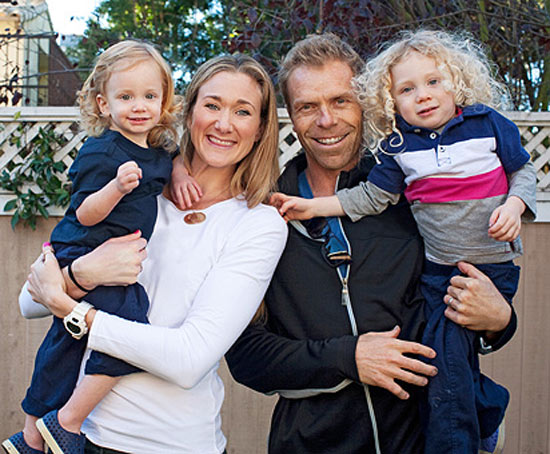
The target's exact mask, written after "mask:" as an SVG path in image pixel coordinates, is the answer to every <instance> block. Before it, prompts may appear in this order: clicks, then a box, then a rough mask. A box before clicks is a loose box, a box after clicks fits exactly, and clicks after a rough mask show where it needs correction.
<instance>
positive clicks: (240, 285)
mask: <svg viewBox="0 0 550 454" xmlns="http://www.w3.org/2000/svg"><path fill="white" fill-rule="evenodd" d="M258 214H259V215H260V216H257V215H258ZM267 214H268V216H266V211H265V210H262V212H260V213H252V216H247V218H245V219H244V221H243V222H241V223H240V225H239V226H238V227H237V228H236V229H234V230H233V231H232V232H231V234H230V237H229V238H228V240H227V241H226V243H225V246H224V249H223V252H222V255H221V256H220V257H218V259H217V260H216V261H215V263H214V265H213V267H212V268H211V269H210V271H209V272H208V274H207V276H206V278H205V280H204V281H203V282H202V284H201V285H200V288H199V290H198V292H197V293H196V294H195V296H194V298H193V301H192V305H191V307H190V309H189V312H188V313H187V315H186V317H185V320H184V321H183V323H182V324H181V325H180V326H178V327H172V328H169V327H165V326H152V325H145V324H139V323H135V322H131V321H128V320H124V319H121V318H119V317H116V316H113V315H109V314H106V313H103V312H98V313H97V314H96V317H95V320H94V324H93V326H92V329H91V332H90V336H89V339H88V346H89V347H90V348H92V349H93V350H97V351H101V352H103V353H107V354H109V355H111V356H115V357H118V358H120V359H123V360H124V361H127V362H128V363H130V364H133V365H135V366H138V367H140V368H142V369H144V370H146V371H148V372H150V373H152V374H154V375H156V376H159V377H161V378H164V379H166V380H168V381H171V382H173V383H176V384H178V385H179V386H182V387H184V388H191V387H193V386H195V385H196V384H197V383H198V382H200V380H201V379H202V378H203V377H204V376H205V375H206V374H207V373H208V372H209V371H210V370H211V369H212V368H213V367H215V366H216V364H217V362H218V361H219V360H220V359H221V358H222V357H223V355H224V354H225V352H226V351H227V350H228V349H229V347H230V346H231V345H232V344H233V342H235V340H236V339H237V337H238V336H239V335H240V334H241V332H242V331H243V330H244V329H245V327H246V326H247V325H248V323H249V322H250V320H251V319H252V317H253V316H254V313H255V312H256V309H257V308H258V306H259V304H260V302H261V300H262V298H263V296H264V293H265V291H266V289H267V286H268V284H269V281H270V280H271V276H272V274H273V272H274V270H275V266H276V265H277V262H278V260H279V257H280V255H281V253H282V250H283V248H284V245H285V242H286V236H287V228H286V224H285V223H284V221H283V220H282V218H281V217H280V216H279V215H278V214H277V212H276V211H275V210H269V212H268V213H267ZM198 259H199V258H197V260H198ZM181 272H182V273H185V272H186V270H182V271H181ZM179 297H180V296H179V295H173V296H172V299H173V301H169V302H162V304H178V299H179Z"/></svg>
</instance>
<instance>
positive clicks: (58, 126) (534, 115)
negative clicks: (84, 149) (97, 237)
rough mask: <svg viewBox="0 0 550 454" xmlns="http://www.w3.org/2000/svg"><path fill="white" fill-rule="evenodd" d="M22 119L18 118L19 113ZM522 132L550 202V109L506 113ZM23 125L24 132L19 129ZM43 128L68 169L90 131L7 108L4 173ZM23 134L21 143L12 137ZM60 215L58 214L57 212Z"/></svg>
mask: <svg viewBox="0 0 550 454" xmlns="http://www.w3.org/2000/svg"><path fill="white" fill-rule="evenodd" d="M16 114H17V115H19V118H17V119H15V116H16ZM278 115H279V151H280V156H279V164H280V166H281V168H284V166H285V165H286V163H287V162H288V161H289V160H290V159H291V158H292V157H294V156H295V155H296V154H297V153H298V152H300V150H301V146H300V142H299V141H298V139H297V138H296V135H295V134H294V131H293V130H292V123H291V121H290V119H289V117H288V114H287V111H286V109H278ZM506 116H507V117H508V118H510V119H511V120H513V121H514V122H515V123H516V124H517V125H518V128H519V130H520V133H521V137H522V141H523V145H524V147H525V149H526V150H527V151H529V153H530V154H531V156H532V159H533V163H534V165H535V168H536V169H537V189H538V191H539V197H538V199H539V200H540V201H545V202H547V203H548V202H549V201H550V197H548V194H550V112H506ZM21 124H23V125H24V126H25V130H24V133H23V134H20V133H19V132H18V128H19V126H20V125H21ZM40 128H43V129H49V128H53V129H54V131H55V132H56V134H57V135H59V136H62V137H63V140H64V141H65V143H63V145H61V146H59V147H58V148H59V149H58V150H57V151H56V154H55V159H56V160H61V161H63V163H64V164H65V166H66V167H67V168H69V167H70V166H71V164H72V162H73V157H74V156H75V154H76V152H77V151H78V150H79V149H80V147H81V145H82V143H83V142H84V140H85V139H86V134H85V133H84V132H83V131H80V129H79V128H78V109H77V108H75V107H32V108H29V107H28V108H13V107H12V108H3V109H2V110H1V111H0V172H2V171H3V170H4V169H6V168H8V167H9V165H10V163H19V162H22V161H23V160H24V158H25V157H24V155H23V151H22V150H23V148H24V145H25V144H26V143H28V142H30V141H31V140H32V139H33V138H34V137H35V136H36V135H37V134H38V133H39V131H40ZM17 134H19V135H21V138H20V144H19V146H18V145H17V144H15V143H12V142H13V141H10V138H12V137H14V135H17ZM10 198H12V196H11V195H10V194H6V193H0V214H7V213H3V210H2V207H3V206H4V204H5V202H6V201H7V200H9V199H10ZM56 214H57V213H56Z"/></svg>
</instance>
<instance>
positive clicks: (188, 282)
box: [23, 56, 287, 454]
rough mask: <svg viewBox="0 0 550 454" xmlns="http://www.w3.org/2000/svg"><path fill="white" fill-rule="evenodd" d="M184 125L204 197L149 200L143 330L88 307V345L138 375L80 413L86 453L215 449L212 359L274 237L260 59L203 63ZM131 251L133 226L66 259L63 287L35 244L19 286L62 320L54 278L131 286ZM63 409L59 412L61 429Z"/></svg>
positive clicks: (279, 233) (281, 233)
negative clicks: (68, 269) (183, 202)
mask: <svg viewBox="0 0 550 454" xmlns="http://www.w3.org/2000/svg"><path fill="white" fill-rule="evenodd" d="M184 121H185V126H186V129H185V132H184V138H183V140H182V153H183V155H184V160H185V162H186V163H188V166H189V172H190V174H191V175H192V176H193V177H194V178H195V180H196V181H197V183H198V184H199V185H200V187H201V189H202V197H201V199H200V201H198V202H195V203H194V205H193V206H192V210H188V211H180V210H179V209H178V208H177V207H176V206H175V204H174V203H173V202H172V201H171V200H172V196H171V194H170V191H169V188H166V189H165V191H164V194H163V195H161V196H159V198H158V218H157V223H156V225H155V229H154V233H153V235H152V237H151V239H150V241H149V244H148V247H147V260H145V261H144V262H143V272H142V273H141V274H140V276H139V281H140V283H141V284H142V285H143V286H144V287H145V289H146V290H147V293H148V295H149V298H150V300H151V309H150V313H149V320H150V321H151V325H146V324H139V323H134V322H130V321H128V320H124V319H121V318H119V317H117V316H114V315H110V314H107V313H104V312H101V311H96V310H94V309H92V310H90V311H89V312H88V313H87V314H86V316H85V320H86V327H84V329H86V328H88V329H89V338H88V347H89V348H90V349H92V350H97V351H101V352H103V353H107V354H109V355H111V356H115V357H117V358H120V359H123V360H124V361H126V362H128V363H130V364H133V365H135V366H137V367H140V368H141V369H143V370H144V371H146V373H138V374H133V375H130V376H125V377H123V378H122V379H121V380H120V382H119V383H118V385H116V386H115V388H113V390H112V391H111V392H110V393H109V394H108V395H107V397H106V398H105V399H103V401H102V402H101V403H100V404H99V405H98V406H97V407H96V409H95V410H94V411H93V412H92V414H91V415H90V416H89V418H88V419H87V420H86V422H85V424H84V425H83V427H82V432H84V433H85V434H86V436H87V438H88V443H87V452H94V449H95V448H94V446H101V447H106V448H109V449H111V450H116V451H121V452H128V451H130V452H143V453H151V452H155V453H162V452H166V453H174V452H193V453H201V454H208V453H216V454H217V453H221V452H223V451H224V449H225V444H226V440H225V438H224V436H223V434H222V432H221V420H220V409H221V405H222V400H223V384H222V382H221V379H220V378H219V376H218V375H217V373H216V369H217V367H218V362H219V360H220V359H221V358H222V356H223V355H224V353H225V352H226V351H227V349H229V347H230V346H231V344H232V343H233V342H234V341H235V339H236V338H237V337H238V335H239V334H240V333H241V331H242V330H243V329H244V328H245V326H246V325H247V324H248V323H249V322H250V320H251V318H252V317H253V315H254V313H255V311H256V309H257V307H258V305H259V304H260V301H261V300H262V297H263V294H264V292H265V290H266V288H267V285H268V283H269V280H270V278H271V275H272V273H273V271H274V268H275V266H276V264H277V261H278V259H279V256H280V254H281V252H282V249H283V247H284V244H285V241H286V233H287V232H286V226H285V223H284V221H283V220H282V218H281V217H280V216H279V215H278V214H277V212H276V210H275V209H273V208H271V207H268V206H265V205H262V204H261V203H262V202H264V201H266V199H267V197H268V195H269V193H270V191H271V190H272V188H273V187H274V184H275V180H276V177H277V175H278V166H277V137H278V134H277V127H278V124H277V116H276V106H275V97H274V92H273V87H272V84H271V82H270V80H269V77H268V76H267V74H266V73H265V71H264V70H263V69H262V68H261V66H260V65H259V64H258V63H257V62H256V61H254V60H253V59H252V58H250V57H246V56H235V57H233V56H222V57H218V58H215V59H212V60H210V61H208V62H206V63H205V64H204V65H202V66H201V67H200V68H199V69H198V70H197V73H196V74H195V76H194V78H193V80H192V81H191V83H190V85H189V87H188V89H187V93H186V99H185V110H184ZM143 246H144V240H140V239H139V235H138V234H135V235H133V236H132V235H131V236H128V237H125V238H122V239H118V240H117V241H114V242H113V241H111V242H110V243H108V244H104V245H103V246H100V247H99V248H98V249H96V251H94V252H92V253H91V254H90V255H88V256H84V257H82V258H81V259H79V260H77V261H76V262H74V263H73V269H72V271H73V273H74V275H73V276H72V277H73V278H74V279H73V282H71V279H65V277H66V276H64V274H65V272H63V273H61V272H60V271H59V268H58V266H57V263H56V261H55V257H54V256H53V254H52V253H51V250H50V249H49V248H45V250H44V254H43V260H40V259H39V260H38V261H37V262H36V263H35V265H34V266H33V274H31V277H30V278H29V282H30V283H31V286H30V288H31V294H32V296H33V298H34V299H35V300H36V301H40V302H43V303H46V304H48V306H49V307H50V308H51V309H52V311H53V313H54V314H55V315H56V316H58V317H65V316H66V315H67V314H69V313H71V311H72V310H73V308H74V307H75V306H76V304H77V302H76V301H75V300H74V299H73V298H72V297H71V296H69V295H68V294H67V293H66V292H65V291H66V285H67V286H68V290H67V291H68V293H69V294H71V295H72V296H73V297H80V296H82V293H80V294H79V293H78V292H77V291H76V290H75V288H74V284H75V282H74V281H76V283H78V285H79V286H80V287H81V288H82V287H83V288H86V289H90V288H93V287H95V286H97V285H99V284H103V285H109V284H115V283H116V284H120V283H123V284H128V283H131V282H132V281H135V276H136V270H139V267H140V261H141V258H143V256H144V252H143V251H142V250H141V249H142V248H143ZM126 257H129V259H130V260H129V261H128V260H126ZM35 273H39V275H40V278H39V279H37V278H36V274H35ZM66 283H67V284H66ZM84 300H85V296H84ZM23 306H24V307H25V308H26V310H27V315H32V314H29V312H28V311H31V312H32V311H33V309H32V306H30V305H28V302H27V303H23ZM77 410H78V409H76V411H77ZM70 417H71V415H70V413H69V412H68V413H67V414H62V413H61V412H60V413H59V421H60V423H61V425H62V426H63V424H64V421H65V422H66V423H67V424H68V423H69V422H70ZM116 451H115V452H116ZM95 452H97V451H95ZM111 452H112V451H111Z"/></svg>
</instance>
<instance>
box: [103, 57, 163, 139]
mask: <svg viewBox="0 0 550 454" xmlns="http://www.w3.org/2000/svg"><path fill="white" fill-rule="evenodd" d="M162 94H163V93H162V73H161V71H160V68H159V66H158V65H157V64H156V63H155V62H154V61H152V60H144V61H141V62H139V63H137V64H136V65H134V66H132V67H130V68H128V69H124V70H122V71H114V72H113V73H112V74H111V77H110V78H109V80H108V81H107V83H106V84H105V93H103V94H100V95H97V104H98V106H99V109H100V111H101V113H102V114H103V115H104V116H109V117H110V120H111V124H110V129H112V130H113V131H118V132H120V133H121V134H122V135H123V136H124V137H126V138H127V139H129V140H131V141H132V142H134V143H136V144H137V145H140V146H142V147H147V135H148V134H149V131H151V129H153V127H154V126H156V125H157V124H158V122H159V120H160V116H161V112H162Z"/></svg>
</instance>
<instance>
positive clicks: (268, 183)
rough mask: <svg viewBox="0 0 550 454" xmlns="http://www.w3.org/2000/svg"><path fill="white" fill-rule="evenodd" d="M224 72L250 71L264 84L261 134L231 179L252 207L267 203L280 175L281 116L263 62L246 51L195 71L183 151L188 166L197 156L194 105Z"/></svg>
mask: <svg viewBox="0 0 550 454" xmlns="http://www.w3.org/2000/svg"><path fill="white" fill-rule="evenodd" d="M221 72H229V73H239V74H246V75H247V76H249V77H250V78H251V79H252V80H254V81H255V82H256V83H257V84H258V86H259V87H260V91H261V94H262V101H261V102H262V105H261V114H260V116H261V124H260V128H261V136H260V138H259V139H258V140H257V141H256V142H255V143H254V146H253V148H252V151H250V153H248V154H247V155H246V156H245V157H244V158H243V159H242V160H241V161H240V162H239V163H238V164H237V168H236V169H235V173H234V174H233V177H232V178H231V194H232V196H233V197H236V196H239V195H241V194H243V195H244V198H245V199H246V201H247V204H248V206H249V207H251V208H252V207H254V206H256V205H258V204H259V203H262V202H267V201H268V198H269V195H270V193H271V191H273V190H274V188H275V186H276V182H277V178H278V177H279V161H278V159H277V158H278V150H279V148H278V146H279V142H278V138H279V123H278V119H277V104H276V101H275V89H274V88H273V84H272V82H271V79H270V78H269V75H268V74H267V72H266V71H265V69H264V68H263V67H262V65H261V64H260V63H258V62H257V61H256V60H254V59H253V58H252V57H249V56H247V55H242V54H236V55H221V56H219V57H214V58H211V59H210V60H208V61H206V62H205V63H203V64H202V65H201V66H200V67H199V68H198V69H197V71H196V72H195V75H194V76H193V78H192V79H191V82H190V83H189V85H188V86H187V90H186V91H185V98H184V108H183V124H184V130H183V136H182V139H181V146H180V153H181V154H182V155H183V159H184V162H185V163H186V165H187V166H189V163H190V162H191V161H192V159H193V155H194V153H195V147H194V145H193V142H192V141H191V131H190V130H189V128H188V127H187V125H188V124H189V120H191V117H192V116H193V108H194V107H195V103H196V101H197V96H198V94H199V90H200V88H201V87H202V86H203V85H204V83H206V82H207V81H209V80H210V79H211V78H212V77H213V76H215V75H216V74H218V73H221Z"/></svg>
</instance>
